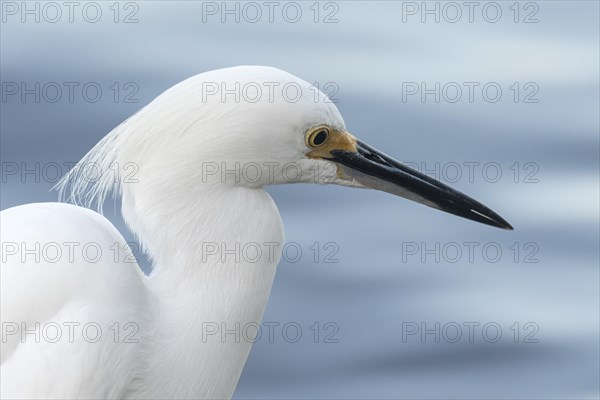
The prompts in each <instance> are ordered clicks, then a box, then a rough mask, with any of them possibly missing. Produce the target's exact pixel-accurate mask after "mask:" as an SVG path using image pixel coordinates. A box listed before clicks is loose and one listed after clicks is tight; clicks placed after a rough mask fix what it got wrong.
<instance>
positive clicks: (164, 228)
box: [0, 66, 511, 399]
mask: <svg viewBox="0 0 600 400" xmlns="http://www.w3.org/2000/svg"><path fill="white" fill-rule="evenodd" d="M90 171H92V172H90ZM94 171H95V172H94ZM97 171H100V172H101V174H100V175H97ZM98 176H100V177H98ZM291 181H293V182H304V183H310V182H316V183H321V184H329V183H333V184H338V185H345V186H353V187H359V188H374V189H379V190H384V191H387V192H390V193H393V194H396V195H399V196H403V197H406V198H408V199H411V200H415V201H418V202H420V203H423V204H426V205H428V206H431V207H434V208H438V209H440V210H443V211H446V212H450V213H453V214H456V215H459V216H462V217H465V218H469V219H472V220H475V221H479V222H483V223H486V224H489V225H493V226H497V227H501V228H505V229H511V227H510V225H509V224H508V223H507V222H506V221H505V220H504V219H502V218H501V217H500V216H499V215H497V214H496V213H494V212H493V211H491V210H490V209H488V208H487V207H485V206H483V205H482V204H480V203H478V202H476V201H475V200H473V199H471V198H469V197H467V196H465V195H463V194H461V193H459V192H457V191H455V190H453V189H451V188H450V187H448V186H446V185H444V184H442V183H439V182H437V181H435V180H434V179H432V178H430V177H427V176H425V175H423V174H421V173H418V172H416V171H414V170H411V169H409V168H407V167H406V166H404V165H402V164H401V163H399V162H398V161H395V160H394V159H392V158H390V157H388V156H386V155H384V154H383V153H381V152H379V151H377V150H375V149H373V148H371V147H369V146H368V145H366V144H364V143H363V142H361V141H359V140H358V139H356V138H355V137H354V136H352V135H351V134H350V133H348V131H347V130H346V126H345V124H344V120H343V119H342V116H341V115H340V113H339V111H338V109H337V108H336V107H335V105H334V104H333V103H332V102H330V101H329V100H328V98H327V97H326V96H325V95H324V94H323V93H321V92H319V91H318V90H316V89H315V88H314V87H312V86H311V85H310V84H309V83H307V82H305V81H303V80H301V79H299V78H297V77H295V76H293V75H291V74H289V73H287V72H284V71H281V70H278V69H275V68H271V67H258V66H243V67H234V68H227V69H220V70H215V71H210V72H206V73H203V74H200V75H196V76H194V77H191V78H189V79H187V80H185V81H183V82H181V83H179V84H177V85H175V86H173V87H172V88H170V89H168V90H167V91H166V92H164V93H163V94H161V95H160V96H158V97H157V98H156V99H155V100H154V101H152V102H151V103H150V104H148V105H147V106H145V107H144V108H143V109H141V110H140V111H139V112H138V113H136V114H135V115H133V116H132V117H130V118H129V119H127V120H126V121H125V122H123V123H122V124H121V125H119V126H118V127H117V128H115V129H114V130H113V131H112V132H110V133H109V134H108V135H107V136H106V137H105V138H104V139H102V140H101V141H100V142H99V143H98V144H97V145H96V146H95V147H94V148H93V149H92V150H91V151H90V152H89V153H88V154H87V155H85V156H84V157H83V159H82V160H81V161H80V162H79V164H78V165H77V166H76V167H75V168H73V169H72V170H71V171H70V173H69V174H68V175H67V176H65V177H64V178H63V180H62V181H61V183H60V189H61V192H62V195H63V196H64V197H66V198H67V200H70V201H71V202H73V203H75V204H83V205H84V206H88V207H89V206H91V205H93V204H95V203H97V204H98V205H99V206H100V207H101V205H102V203H103V202H104V200H105V198H106V197H107V195H108V194H110V193H111V192H112V193H113V194H116V195H120V196H121V200H122V207H121V211H122V214H123V217H124V220H125V221H126V223H127V225H128V226H129V228H130V229H131V231H132V232H133V233H134V234H135V235H136V236H137V238H138V239H139V241H140V243H141V245H142V246H143V249H144V250H145V251H146V252H147V254H148V255H149V256H150V257H151V259H152V260H153V272H152V273H151V274H150V276H146V275H144V274H143V273H142V272H141V270H140V268H139V266H138V265H137V263H135V262H131V261H132V260H131V257H130V254H128V253H126V250H127V249H128V246H127V244H126V241H125V239H124V238H123V236H122V235H121V234H120V233H119V232H118V231H117V229H116V228H115V227H114V226H113V225H112V224H111V223H110V222H109V221H108V220H107V219H106V218H104V217H103V216H102V215H101V214H99V213H96V212H95V211H91V210H90V209H88V208H84V207H80V206H77V205H71V204H66V203H34V204H27V205H22V206H18V207H14V208H10V209H7V210H4V211H2V213H1V221H2V224H1V235H2V266H1V300H0V301H1V312H2V314H1V320H2V351H1V362H2V364H1V367H0V369H1V371H0V372H1V386H2V388H1V394H2V397H3V398H27V399H33V398H61V399H67V398H71V399H75V398H76V399H84V398H94V399H98V398H119V399H121V398H127V399H129V398H139V399H154V398H156V399H166V398H178V399H179V398H229V397H231V396H232V394H233V391H234V389H235V387H236V384H237V381H238V378H239V377H240V374H241V372H242V368H243V366H244V363H245V361H246V358H247V357H248V353H249V352H250V348H251V345H252V342H251V341H249V340H243V339H242V340H236V339H235V335H229V336H226V337H225V338H223V337H222V335H220V334H214V330H215V329H229V330H231V329H236V327H239V326H242V327H243V326H246V325H247V324H258V323H260V320H261V318H262V315H263V311H264V308H265V305H266V303H267V299H268V297H269V292H270V290H271V284H272V282H273V277H274V274H275V267H276V265H277V263H278V261H279V257H280V252H281V244H282V243H283V240H284V232H283V225H282V222H281V219H280V216H279V213H278V210H277V207H276V206H275V204H274V202H273V200H272V199H271V197H270V196H269V195H268V194H267V193H266V192H265V190H264V187H265V186H267V185H271V184H281V183H289V182H291ZM249 243H253V244H257V245H258V246H267V247H268V248H267V247H263V248H261V249H260V250H263V251H262V256H261V257H260V258H259V259H258V260H257V259H255V257H253V258H252V260H250V259H249V258H248V257H239V255H237V257H229V256H227V257H223V256H224V255H225V254H224V253H226V251H230V252H231V249H236V245H237V249H239V248H240V244H241V246H242V247H243V246H244V244H249ZM267 244H270V245H267ZM215 249H217V251H215ZM269 249H270V250H272V251H267V250H269ZM237 329H239V328H237ZM209 333H210V334H209Z"/></svg>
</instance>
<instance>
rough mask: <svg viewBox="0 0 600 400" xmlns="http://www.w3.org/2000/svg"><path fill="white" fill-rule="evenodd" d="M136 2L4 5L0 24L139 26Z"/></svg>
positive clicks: (32, 2) (138, 8) (15, 2)
mask: <svg viewBox="0 0 600 400" xmlns="http://www.w3.org/2000/svg"><path fill="white" fill-rule="evenodd" d="M140 4H141V2H137V1H3V2H1V3H0V13H1V14H2V17H1V19H2V23H3V24H11V23H20V24H31V23H35V24H41V23H45V24H57V23H69V24H74V23H88V24H96V23H99V22H103V21H110V22H113V23H115V24H119V23H120V24H137V23H139V22H140V20H139V15H140Z"/></svg>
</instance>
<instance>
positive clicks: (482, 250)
mask: <svg viewBox="0 0 600 400" xmlns="http://www.w3.org/2000/svg"><path fill="white" fill-rule="evenodd" d="M400 248H401V254H402V258H401V259H402V263H403V264H415V263H421V264H428V263H435V264H441V263H444V264H457V263H468V264H497V263H499V262H506V263H514V264H538V263H539V262H540V259H539V252H540V245H539V243H537V242H534V241H530V242H512V243H509V244H504V243H499V242H494V241H489V242H480V241H473V242H439V241H438V242H402V243H401V245H400Z"/></svg>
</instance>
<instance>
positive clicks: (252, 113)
mask: <svg viewBox="0 0 600 400" xmlns="http://www.w3.org/2000/svg"><path fill="white" fill-rule="evenodd" d="M86 157H88V160H87V161H98V162H101V163H104V164H106V163H107V162H108V161H110V160H113V161H115V160H116V161H117V162H118V163H119V165H120V166H121V168H122V167H123V166H124V165H126V164H132V165H133V166H134V168H137V170H136V177H137V178H138V179H136V181H135V183H136V186H135V189H133V188H132V191H131V192H132V193H134V191H140V190H143V191H145V193H144V198H160V197H164V200H165V201H168V198H167V197H166V196H165V193H177V192H179V193H180V191H181V190H185V191H186V193H192V194H193V193H194V191H202V190H203V188H205V187H210V188H211V190H214V188H215V186H221V187H230V186H246V187H250V188H262V187H264V186H267V185H273V184H284V183H320V184H337V185H344V186H351V187H357V188H369V189H376V190H382V191H385V192H388V193H391V194H394V195H397V196H401V197H404V198H407V199H409V200H413V201H416V202H418V203H421V204H424V205H427V206H429V207H433V208H436V209H439V210H442V211H445V212H448V213H451V214H455V215H458V216H461V217H464V218H467V219H470V220H474V221H478V222H481V223H484V224H488V225H491V226H496V227H500V228H504V229H512V227H511V226H510V224H508V222H506V221H505V220H504V219H503V218H502V217H500V216H499V215H498V214H496V213H495V212H493V211H492V210H490V209H489V208H487V207H486V206H484V205H483V204H481V203H479V202H478V201H476V200H474V199H472V198H470V197H468V196H467V195H465V194H462V193H460V192H459V191H457V190H455V189H453V188H451V187H449V186H447V185H445V184H443V183H441V182H439V181H437V180H435V179H433V178H431V177H429V176H427V175H425V174H422V173H420V172H419V171H416V170H414V169H411V168H409V167H407V166H406V165H403V164H402V163H400V162H399V161H397V160H395V159H394V158H392V157H390V156H388V155H386V154H384V153H382V152H381V151H379V150H377V149H375V148H373V147H371V146H369V145H367V144H366V143H364V142H363V141H361V140H360V139H358V138H357V137H356V136H355V135H354V134H352V133H350V132H349V131H348V129H347V128H346V125H345V123H344V120H343V118H342V116H341V114H340V112H339V110H338V109H337V107H336V106H335V104H334V103H333V102H332V101H331V100H330V99H329V98H328V97H327V96H326V95H325V94H323V93H322V92H321V91H320V90H318V89H317V88H316V87H315V86H313V85H311V84H309V83H308V82H305V81H303V80H301V79H299V78H297V77H295V76H294V75H291V74H289V73H287V72H285V71H282V70H279V69H276V68H271V67H259V66H243V67H233V68H225V69H219V70H214V71H209V72H206V73H203V74H199V75H196V76H194V77H191V78H189V79H187V80H185V81H183V82H181V83H179V84H177V85H175V86H173V87H172V88H170V89H169V90H167V91H166V92H164V93H163V94H161V95H160V96H158V97H157V98H156V99H155V100H154V101H152V102H151V103H150V104H148V105H147V106H146V107H144V108H143V109H142V110H140V111H139V112H138V113H137V114H135V115H134V116H132V117H131V118H130V119H128V120H127V121H126V122H125V123H123V124H122V125H121V126H119V127H118V128H116V129H115V130H114V131H113V132H112V133H111V134H109V135H108V136H107V137H106V138H105V139H103V141H102V142H100V143H99V144H98V146H97V148H95V149H93V150H92V151H91V152H90V153H89V154H88V156H86ZM105 168H108V167H105ZM122 180H123V179H121V181H122ZM121 184H122V185H123V186H125V185H127V183H125V182H121ZM95 192H96V193H105V192H106V190H105V188H103V187H102V185H100V188H99V189H98V188H96V189H95Z"/></svg>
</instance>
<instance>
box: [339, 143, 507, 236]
mask: <svg viewBox="0 0 600 400" xmlns="http://www.w3.org/2000/svg"><path fill="white" fill-rule="evenodd" d="M356 148H357V151H356V152H353V151H347V150H332V151H331V153H330V154H331V156H332V157H331V160H332V161H335V162H336V163H338V164H340V166H341V168H342V171H343V174H344V177H345V178H346V179H353V180H355V181H357V182H358V183H359V184H360V185H362V186H365V187H369V188H372V189H377V190H383V191H385V192H388V193H392V194H395V195H398V196H402V197H405V198H407V199H410V200H413V201H416V202H418V203H421V204H425V205H427V206H429V207H433V208H437V209H438V210H442V211H445V212H447V213H450V214H454V215H458V216H459V217H463V218H467V219H470V220H473V221H477V222H481V223H483V224H486V225H491V226H495V227H498V228H502V229H513V228H512V226H511V225H510V224H509V223H508V222H506V220H505V219H504V218H502V217H501V216H499V215H498V214H496V213H495V212H494V211H492V210H490V209H489V208H487V207H486V206H484V205H483V204H481V203H480V202H478V201H477V200H475V199H472V198H471V197H469V196H467V195H465V194H463V193H461V192H459V191H458V190H455V189H453V188H451V187H450V186H448V185H445V184H443V183H441V182H439V181H437V180H435V179H433V178H431V177H429V176H427V175H425V174H423V173H421V172H419V171H416V170H414V169H412V168H409V167H407V166H406V165H403V164H402V163H400V162H399V161H396V160H394V159H393V158H391V157H389V156H387V155H385V154H383V153H382V152H380V151H379V150H376V149H374V148H372V147H370V146H369V145H367V144H365V143H362V142H361V141H359V140H357V141H356Z"/></svg>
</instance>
